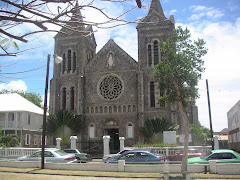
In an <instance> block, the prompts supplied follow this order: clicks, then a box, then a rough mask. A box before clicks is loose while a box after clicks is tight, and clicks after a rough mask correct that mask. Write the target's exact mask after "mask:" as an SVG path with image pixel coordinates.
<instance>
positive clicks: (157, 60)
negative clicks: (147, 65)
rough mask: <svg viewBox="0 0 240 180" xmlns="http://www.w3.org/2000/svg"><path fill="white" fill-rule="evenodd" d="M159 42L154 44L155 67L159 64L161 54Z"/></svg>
mask: <svg viewBox="0 0 240 180" xmlns="http://www.w3.org/2000/svg"><path fill="white" fill-rule="evenodd" d="M158 51H159V50H158V41H154V42H153V59H154V66H155V65H157V64H158V62H159V52H158Z"/></svg>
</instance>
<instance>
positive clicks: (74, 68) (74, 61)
mask: <svg viewBox="0 0 240 180" xmlns="http://www.w3.org/2000/svg"><path fill="white" fill-rule="evenodd" d="M76 66H77V56H76V52H73V72H75V71H76Z"/></svg>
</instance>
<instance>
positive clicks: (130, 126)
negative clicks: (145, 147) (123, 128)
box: [127, 123, 133, 138]
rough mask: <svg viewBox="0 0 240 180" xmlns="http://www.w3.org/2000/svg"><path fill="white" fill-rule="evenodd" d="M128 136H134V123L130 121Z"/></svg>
mask: <svg viewBox="0 0 240 180" xmlns="http://www.w3.org/2000/svg"><path fill="white" fill-rule="evenodd" d="M127 137H128V138H133V125H132V123H128V126H127Z"/></svg>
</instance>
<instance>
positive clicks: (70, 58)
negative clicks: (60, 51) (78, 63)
mask: <svg viewBox="0 0 240 180" xmlns="http://www.w3.org/2000/svg"><path fill="white" fill-rule="evenodd" d="M67 58H68V72H70V71H71V69H72V64H71V63H72V51H71V50H70V49H69V50H68V56H67Z"/></svg>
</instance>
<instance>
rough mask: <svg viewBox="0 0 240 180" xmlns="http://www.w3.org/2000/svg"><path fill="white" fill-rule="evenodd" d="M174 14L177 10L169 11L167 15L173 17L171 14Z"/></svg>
mask: <svg viewBox="0 0 240 180" xmlns="http://www.w3.org/2000/svg"><path fill="white" fill-rule="evenodd" d="M176 12H177V10H175V9H174V10H171V11H170V12H169V14H170V15H173V14H175V13H176Z"/></svg>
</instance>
